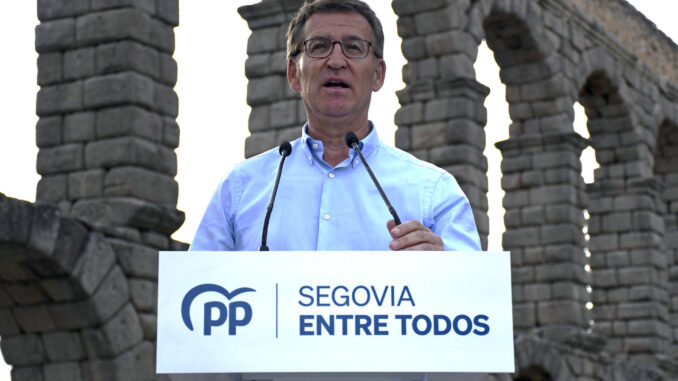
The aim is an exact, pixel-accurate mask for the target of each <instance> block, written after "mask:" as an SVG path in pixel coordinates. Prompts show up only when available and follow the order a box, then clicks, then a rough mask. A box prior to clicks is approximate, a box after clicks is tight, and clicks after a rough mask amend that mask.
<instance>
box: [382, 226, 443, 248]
mask: <svg viewBox="0 0 678 381" xmlns="http://www.w3.org/2000/svg"><path fill="white" fill-rule="evenodd" d="M386 227H387V228H388V231H389V232H390V233H391V237H393V241H391V243H390V244H389V246H390V247H391V250H420V251H443V250H445V249H444V248H443V240H442V239H441V238H440V237H438V236H437V235H435V234H433V232H432V231H431V229H429V228H427V227H426V226H424V225H422V224H421V222H419V221H417V220H411V221H407V222H403V223H402V224H400V225H398V226H396V225H395V221H393V220H390V221H388V222H387V223H386Z"/></svg>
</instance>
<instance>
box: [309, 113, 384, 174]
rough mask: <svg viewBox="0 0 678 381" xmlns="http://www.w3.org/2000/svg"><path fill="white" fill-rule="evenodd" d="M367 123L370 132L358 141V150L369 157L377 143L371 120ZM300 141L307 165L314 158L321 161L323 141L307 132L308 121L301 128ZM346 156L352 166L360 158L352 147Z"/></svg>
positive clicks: (310, 163)
mask: <svg viewBox="0 0 678 381" xmlns="http://www.w3.org/2000/svg"><path fill="white" fill-rule="evenodd" d="M369 124H370V132H369V133H368V134H367V136H366V137H365V138H364V139H362V140H361V141H360V144H359V145H358V146H359V147H360V152H362V154H363V156H364V157H369V156H370V155H371V154H372V152H374V150H375V148H376V147H377V144H378V143H379V135H378V134H377V129H376V128H375V127H374V124H373V123H372V122H371V121H370V122H369ZM301 143H302V144H301V150H302V152H303V153H304V157H305V158H306V160H307V161H308V163H309V165H313V164H314V163H315V161H316V160H318V161H321V162H322V153H323V150H324V147H323V142H322V141H321V140H315V139H313V138H312V137H311V136H310V135H309V134H308V123H306V124H304V127H303V128H302V129H301ZM348 156H349V159H350V162H351V163H353V166H354V167H355V166H357V165H358V164H359V163H360V158H358V154H357V153H356V152H355V151H354V150H353V148H351V149H349V151H348Z"/></svg>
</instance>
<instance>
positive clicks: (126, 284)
mask: <svg viewBox="0 0 678 381" xmlns="http://www.w3.org/2000/svg"><path fill="white" fill-rule="evenodd" d="M38 17H39V19H40V24H39V25H38V27H37V28H36V31H35V33H36V39H35V45H36V50H37V51H38V53H39V58H38V84H39V85H40V87H41V88H40V91H39V93H38V95H37V106H36V109H37V114H38V116H39V117H40V119H39V122H38V124H37V128H36V143H37V145H38V147H39V148H40V151H39V154H38V160H37V170H38V173H40V174H41V175H42V178H41V180H40V182H39V184H38V187H37V197H36V198H37V199H38V201H37V202H36V203H35V204H29V203H27V202H23V201H19V200H15V199H11V198H7V197H5V196H4V195H3V194H0V215H1V216H2V218H0V336H2V341H1V347H2V353H3V356H4V358H5V361H6V362H7V363H8V364H10V365H12V367H13V368H12V380H14V381H22V380H32V381H35V380H37V381H42V380H45V381H48V380H74V381H78V380H156V379H167V377H166V376H157V375H156V374H155V335H156V314H157V276H158V269H157V266H158V249H161V250H177V249H185V248H186V246H185V245H184V244H181V243H179V242H175V241H173V240H172V239H171V238H170V235H171V234H172V233H173V232H174V231H175V230H176V229H177V228H178V227H179V226H180V225H181V223H182V222H183V213H182V212H180V211H178V210H176V202H177V193H178V185H177V183H176V181H175V180H174V176H175V175H176V166H177V163H176V154H175V153H174V149H175V148H176V147H177V145H178V143H179V127H178V125H177V123H176V121H175V118H176V115H177V112H178V99H177V96H176V94H175V92H174V90H173V87H174V84H175V82H176V77H177V65H176V62H175V61H174V59H173V58H172V53H173V51H174V31H173V28H174V27H175V26H176V25H177V24H178V19H179V9H178V1H177V0H162V1H155V0H142V1H127V0H69V1H57V0H38Z"/></svg>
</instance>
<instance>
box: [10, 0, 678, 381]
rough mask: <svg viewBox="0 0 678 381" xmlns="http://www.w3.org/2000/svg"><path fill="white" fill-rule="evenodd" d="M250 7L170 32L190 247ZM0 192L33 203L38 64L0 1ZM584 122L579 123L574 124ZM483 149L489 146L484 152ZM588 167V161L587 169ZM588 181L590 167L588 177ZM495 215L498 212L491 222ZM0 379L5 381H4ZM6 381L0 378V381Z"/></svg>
mask: <svg viewBox="0 0 678 381" xmlns="http://www.w3.org/2000/svg"><path fill="white" fill-rule="evenodd" d="M256 2H257V1H255V0H250V1H242V0H240V1H236V0H230V1H224V0H191V1H182V2H181V15H180V23H181V25H180V26H179V28H177V29H176V37H177V38H176V53H175V59H176V60H177V62H178V64H179V81H178V83H177V86H176V88H175V90H176V92H177V93H178V95H179V99H180V102H179V110H180V111H179V113H180V114H179V118H178V122H179V125H180V127H181V145H180V147H179V149H178V150H177V155H178V160H179V167H178V171H179V173H178V176H177V181H178V182H179V186H180V195H179V204H178V208H179V209H180V210H183V211H185V212H186V223H185V224H184V226H183V227H182V228H181V229H180V230H179V231H178V232H177V233H175V235H174V238H176V239H178V240H181V241H184V242H190V241H191V239H192V237H193V234H194V233H195V229H196V227H197V224H198V222H199V220H200V217H201V215H202V212H203V210H204V208H205V206H206V204H207V201H208V200H209V197H210V196H211V194H212V193H213V191H214V188H215V187H216V185H217V183H218V182H219V180H220V179H221V178H222V177H223V176H224V175H225V174H226V173H227V172H228V170H229V169H230V168H231V167H232V166H233V165H234V164H235V163H237V162H239V161H241V160H242V159H243V146H244V138H245V137H246V136H247V135H248V134H249V133H248V131H247V118H248V115H249V107H248V106H247V105H246V102H245V98H246V86H247V82H246V79H245V76H244V62H245V59H246V58H247V56H246V43H247V38H246V37H247V36H249V33H250V31H249V29H248V28H247V24H246V22H245V21H244V20H243V19H242V18H240V16H239V15H238V14H237V12H236V9H237V8H238V7H239V6H241V5H245V4H252V3H256ZM630 2H631V3H632V4H633V5H634V6H636V7H637V8H638V9H639V10H640V11H641V12H643V13H645V15H646V16H647V17H648V18H649V19H650V20H652V21H653V22H655V24H657V26H658V27H659V28H660V29H662V30H663V31H664V32H665V33H666V34H667V35H668V36H669V37H671V38H673V40H674V41H678V27H677V24H678V23H676V22H675V15H676V8H678V5H675V4H678V2H676V1H674V0H634V1H630ZM368 3H370V4H371V5H372V6H373V8H374V9H375V11H376V12H377V14H378V15H379V16H380V18H381V20H382V23H383V24H384V28H385V35H386V42H387V46H386V57H385V58H386V62H387V82H386V84H385V86H384V88H383V89H382V90H381V91H379V92H378V93H377V94H376V95H375V96H374V97H373V106H372V108H371V112H370V119H372V120H373V121H375V123H376V125H377V127H378V131H379V134H380V136H381V138H382V139H383V140H385V141H386V142H389V143H391V144H392V143H393V133H394V131H395V126H393V115H394V113H395V111H396V110H397V108H398V104H397V99H396V98H395V95H394V92H395V91H396V90H399V89H402V88H403V87H404V84H403V83H402V81H401V75H400V73H401V67H402V64H403V63H404V59H403V58H402V56H401V55H400V53H399V52H400V40H399V38H398V36H397V34H396V31H395V20H396V18H395V15H394V14H393V12H392V10H391V8H390V1H386V0H368ZM0 11H1V12H0V21H1V22H0V43H1V45H0V46H2V49H3V51H4V52H5V53H4V54H3V57H2V59H0V89H1V91H0V115H2V120H1V122H0V136H1V137H2V138H0V192H2V193H5V194H6V195H7V196H10V197H15V198H20V199H25V200H29V201H33V200H35V187H36V184H37V181H38V179H39V176H38V175H37V174H36V171H35V158H36V155H37V148H36V147H35V123H36V122H37V117H36V116H35V96H36V93H37V91H38V87H37V85H36V84H35V83H36V76H37V72H36V59H37V54H36V53H35V50H34V28H35V25H36V23H37V18H36V1H13V2H4V3H3V4H2V5H0ZM476 71H477V74H478V79H479V81H480V82H482V83H484V84H486V85H488V86H490V87H491V88H492V89H493V92H492V94H491V95H490V97H488V100H487V101H486V107H487V108H488V114H489V120H488V126H487V128H486V130H487V131H488V136H489V141H490V143H491V142H493V141H497V140H503V139H506V138H507V137H508V132H507V128H508V125H509V123H510V122H509V120H508V112H507V107H506V105H505V103H504V100H503V99H504V94H503V88H502V86H501V84H500V83H499V81H498V69H497V66H496V64H495V63H494V61H493V59H492V56H491V54H490V53H489V52H488V51H481V52H480V53H479V58H478V62H477V64H476ZM581 120H582V117H581V116H580V117H579V118H578V121H581ZM488 145H491V144H488ZM486 154H487V155H488V159H489V162H490V163H489V164H490V171H491V175H490V190H491V193H490V211H491V214H492V212H493V211H496V210H498V208H501V191H500V189H499V174H498V167H499V161H500V155H499V153H498V151H497V150H494V149H492V148H490V150H488V151H486ZM588 161H589V162H590V159H589V160H588ZM587 171H588V172H590V166H589V168H588V169H587ZM495 214H496V213H495ZM501 219H502V218H501V214H499V217H496V218H492V225H491V230H492V231H491V235H492V236H491V242H490V249H494V250H500V232H501V230H503V224H502V221H501ZM3 375H4V376H5V378H3ZM4 380H9V376H8V372H4V373H3V371H2V370H1V369H0V381H4Z"/></svg>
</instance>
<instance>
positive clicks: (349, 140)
mask: <svg viewBox="0 0 678 381" xmlns="http://www.w3.org/2000/svg"><path fill="white" fill-rule="evenodd" d="M344 140H346V145H348V148H353V145H354V144H358V143H359V142H360V140H358V137H357V136H355V134H354V133H353V131H349V132H347V133H346V136H345V137H344Z"/></svg>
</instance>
